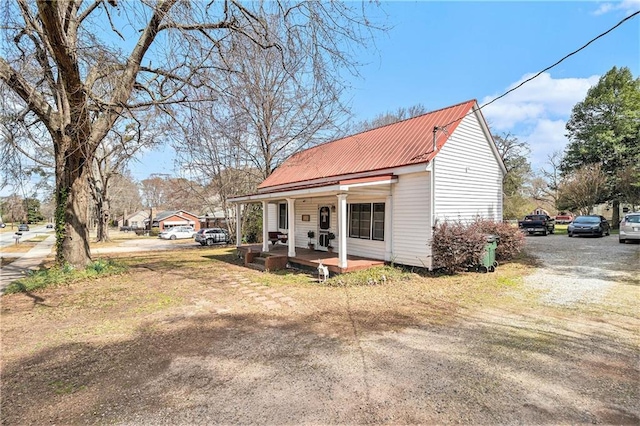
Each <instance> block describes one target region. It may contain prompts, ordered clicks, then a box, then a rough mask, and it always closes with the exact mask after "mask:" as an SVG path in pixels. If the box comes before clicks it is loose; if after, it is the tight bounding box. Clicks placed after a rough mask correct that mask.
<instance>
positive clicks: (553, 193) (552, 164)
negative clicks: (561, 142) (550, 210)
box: [540, 151, 562, 210]
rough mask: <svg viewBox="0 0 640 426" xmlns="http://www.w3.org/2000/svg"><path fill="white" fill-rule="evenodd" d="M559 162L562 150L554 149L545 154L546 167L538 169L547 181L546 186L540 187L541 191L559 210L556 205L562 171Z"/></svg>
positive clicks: (560, 162) (560, 161)
mask: <svg viewBox="0 0 640 426" xmlns="http://www.w3.org/2000/svg"><path fill="white" fill-rule="evenodd" d="M561 164H562V151H554V152H553V153H551V154H550V155H549V156H547V165H548V168H542V169H541V170H540V173H541V174H542V177H543V179H544V180H545V182H546V183H547V185H546V188H544V187H543V188H542V193H543V194H544V195H545V196H546V197H547V198H549V199H550V200H551V201H552V202H553V205H554V207H555V208H556V209H558V210H561V209H560V208H559V207H558V197H559V194H558V191H559V188H560V183H561V181H562V173H561V171H560V166H561Z"/></svg>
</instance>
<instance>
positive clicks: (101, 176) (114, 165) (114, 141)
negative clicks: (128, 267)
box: [89, 114, 161, 241]
mask: <svg viewBox="0 0 640 426" xmlns="http://www.w3.org/2000/svg"><path fill="white" fill-rule="evenodd" d="M142 115H143V114H139V116H142ZM123 121H124V120H121V123H122V122H123ZM152 122H153V120H151V119H150V118H149V119H148V120H142V119H139V120H133V119H132V120H129V121H128V122H127V123H126V125H124V127H123V128H122V129H118V128H117V127H114V128H113V129H112V131H110V132H109V134H108V135H107V137H105V138H104V139H103V140H102V141H100V143H99V144H98V146H97V148H96V151H95V153H94V156H93V164H92V168H91V170H90V173H89V188H90V190H91V196H92V197H93V200H94V214H95V219H96V223H97V225H98V226H97V238H96V240H97V241H108V240H109V220H110V218H111V203H112V197H111V196H110V192H111V187H112V186H113V185H112V180H113V178H114V176H117V175H119V174H121V173H123V172H124V170H125V169H126V167H127V165H128V164H129V162H131V161H132V160H133V159H134V156H135V155H136V153H137V152H138V151H139V150H141V149H142V148H148V147H151V146H153V145H154V144H155V143H156V136H157V134H156V133H157V132H159V131H160V130H158V129H151V128H149V127H150V126H149V124H150V123H152ZM160 128H161V127H160ZM132 141H135V143H132Z"/></svg>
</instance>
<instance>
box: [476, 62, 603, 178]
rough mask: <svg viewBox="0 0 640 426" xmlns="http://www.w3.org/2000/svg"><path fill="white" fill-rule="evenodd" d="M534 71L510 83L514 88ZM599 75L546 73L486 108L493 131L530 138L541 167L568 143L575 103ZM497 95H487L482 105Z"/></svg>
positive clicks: (535, 161)
mask: <svg viewBox="0 0 640 426" xmlns="http://www.w3.org/2000/svg"><path fill="white" fill-rule="evenodd" d="M532 75H533V74H526V75H524V76H522V78H520V80H518V81H516V82H515V83H513V84H511V85H509V87H507V88H506V89H505V91H507V90H509V89H512V88H514V87H516V86H517V85H519V84H520V83H521V82H523V81H525V80H526V79H528V78H530V77H531V76H532ZM598 79H599V76H597V75H594V76H591V77H588V78H558V79H554V78H553V77H552V76H551V74H549V73H543V74H541V75H540V76H538V77H537V78H535V79H534V80H532V81H530V82H528V83H526V84H525V85H523V86H522V87H520V88H518V89H516V90H515V91H514V92H512V93H510V94H508V95H507V96H505V97H504V98H501V99H499V100H497V101H496V102H495V103H493V104H491V105H488V106H487V107H486V108H483V109H482V111H483V113H484V115H485V117H486V118H487V121H488V123H489V126H490V127H491V129H492V131H493V132H496V133H502V132H508V133H511V134H512V135H515V136H517V137H518V139H520V140H522V141H526V142H527V143H528V144H529V147H530V148H531V157H530V161H531V165H532V167H533V168H534V169H539V168H540V167H542V166H543V165H544V163H545V162H546V161H547V157H548V156H549V155H550V154H552V153H553V152H554V151H558V150H560V151H562V150H564V147H565V146H566V144H567V142H568V141H567V138H566V137H565V133H566V130H565V124H566V121H567V120H568V119H569V117H570V115H571V109H572V108H573V106H574V105H575V104H576V103H578V102H580V101H582V100H583V99H584V98H585V96H586V94H587V91H588V90H589V88H590V87H592V86H593V85H595V84H596V83H597V82H598ZM496 96H497V95H492V96H487V97H485V98H484V99H483V100H482V102H481V105H482V104H484V103H486V102H489V101H490V100H492V99H494V98H495V97H496Z"/></svg>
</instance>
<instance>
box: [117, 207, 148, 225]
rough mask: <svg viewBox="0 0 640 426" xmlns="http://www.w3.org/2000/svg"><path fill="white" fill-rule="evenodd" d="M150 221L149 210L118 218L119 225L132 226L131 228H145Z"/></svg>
mask: <svg viewBox="0 0 640 426" xmlns="http://www.w3.org/2000/svg"><path fill="white" fill-rule="evenodd" d="M147 222H149V211H148V210H140V211H137V212H135V213H133V214H131V215H128V216H123V218H122V219H121V220H118V226H130V227H131V228H139V229H140V228H144V227H145V223H147Z"/></svg>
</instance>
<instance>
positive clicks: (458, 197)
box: [434, 114, 502, 221]
mask: <svg viewBox="0 0 640 426" xmlns="http://www.w3.org/2000/svg"><path fill="white" fill-rule="evenodd" d="M490 143H492V142H490V141H489V140H487V138H486V137H485V135H484V133H483V131H482V127H481V126H480V123H479V122H478V119H477V117H476V115H475V114H472V115H469V116H467V117H465V118H464V119H463V120H462V122H461V123H460V125H458V127H457V128H456V130H455V132H454V133H453V135H452V136H451V138H450V139H449V140H448V141H447V143H446V144H445V145H444V147H443V148H442V150H441V151H440V152H439V153H438V155H437V156H436V159H435V212H434V214H435V216H436V219H437V220H438V221H443V220H449V221H451V220H461V221H470V220H473V219H475V218H476V217H478V216H479V217H483V218H487V219H492V220H496V221H502V172H501V169H500V165H499V161H498V159H497V158H496V157H495V155H494V153H493V151H492V149H491V147H490V145H489V144H490Z"/></svg>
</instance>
